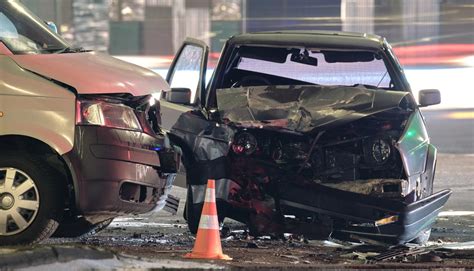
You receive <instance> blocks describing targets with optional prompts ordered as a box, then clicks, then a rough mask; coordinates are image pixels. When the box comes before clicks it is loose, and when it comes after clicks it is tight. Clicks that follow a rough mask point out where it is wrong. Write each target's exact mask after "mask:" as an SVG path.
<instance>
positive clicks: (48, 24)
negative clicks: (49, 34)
mask: <svg viewBox="0 0 474 271" xmlns="http://www.w3.org/2000/svg"><path fill="white" fill-rule="evenodd" d="M46 25H47V26H48V28H49V29H50V30H51V31H53V32H54V33H56V34H58V27H57V25H56V24H55V23H54V22H46Z"/></svg>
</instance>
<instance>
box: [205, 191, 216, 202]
mask: <svg viewBox="0 0 474 271" xmlns="http://www.w3.org/2000/svg"><path fill="white" fill-rule="evenodd" d="M204 202H216V194H215V191H214V188H207V190H206V199H205V200H204Z"/></svg>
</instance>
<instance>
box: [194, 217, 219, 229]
mask: <svg viewBox="0 0 474 271" xmlns="http://www.w3.org/2000/svg"><path fill="white" fill-rule="evenodd" d="M199 228H200V229H206V230H219V221H218V219H217V216H216V215H202V216H201V220H200V221H199Z"/></svg>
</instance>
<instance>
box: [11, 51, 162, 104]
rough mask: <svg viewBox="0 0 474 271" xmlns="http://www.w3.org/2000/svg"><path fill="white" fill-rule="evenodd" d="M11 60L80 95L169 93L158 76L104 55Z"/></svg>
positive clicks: (47, 55)
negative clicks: (74, 90) (65, 85)
mask: <svg viewBox="0 0 474 271" xmlns="http://www.w3.org/2000/svg"><path fill="white" fill-rule="evenodd" d="M10 57H11V58H12V59H13V60H14V61H15V62H16V63H17V64H18V65H19V66H21V67H22V68H24V69H26V70H29V71H32V72H34V73H37V74H39V75H41V76H44V77H47V78H51V79H54V80H56V81H59V82H61V83H64V84H67V85H69V86H72V87H73V88H75V89H76V91H77V93H78V94H113V93H129V94H132V95H133V96H144V95H149V94H153V93H157V92H160V91H168V90H169V86H168V84H167V83H166V82H165V80H163V78H162V77H161V76H159V75H158V74H156V73H154V72H152V71H150V70H148V69H145V68H142V67H139V66H136V65H133V64H130V63H127V62H124V61H121V60H118V59H116V58H113V57H111V56H108V55H105V54H101V53H96V52H87V53H72V54H43V55H12V56H10Z"/></svg>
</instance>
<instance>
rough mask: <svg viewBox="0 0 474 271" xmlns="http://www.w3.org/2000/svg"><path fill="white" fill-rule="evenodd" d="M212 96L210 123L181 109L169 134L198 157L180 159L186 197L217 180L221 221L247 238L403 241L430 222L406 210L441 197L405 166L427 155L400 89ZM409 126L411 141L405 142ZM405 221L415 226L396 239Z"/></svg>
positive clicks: (415, 116)
mask: <svg viewBox="0 0 474 271" xmlns="http://www.w3.org/2000/svg"><path fill="white" fill-rule="evenodd" d="M219 91H221V93H219ZM217 96H218V101H219V112H218V113H219V118H220V120H219V121H218V122H208V121H205V120H203V119H202V118H201V117H200V116H199V114H198V113H196V112H195V113H189V114H184V115H182V116H181V117H180V119H179V120H178V122H177V123H176V125H175V126H174V127H173V130H172V137H171V139H172V140H173V138H174V141H179V140H182V143H185V145H186V146H191V147H190V148H184V149H183V152H184V156H190V153H191V152H192V153H193V157H194V158H195V159H196V160H195V161H189V160H188V161H185V165H186V168H187V171H188V184H191V185H190V189H191V190H192V195H193V197H194V198H193V199H192V200H193V202H194V203H197V204H198V203H199V202H202V200H200V198H202V199H203V197H204V189H203V187H204V186H203V185H202V184H204V183H205V182H206V180H207V179H210V178H212V179H216V180H218V182H217V189H216V191H217V194H218V195H217V198H218V209H219V214H220V217H221V218H223V217H230V218H233V219H235V220H238V221H241V222H243V223H246V224H247V225H248V226H249V229H250V231H251V234H254V235H261V234H266V235H268V234H270V233H271V234H276V235H278V234H283V233H284V232H304V233H305V234H312V235H313V236H316V237H318V238H326V237H328V236H335V237H339V238H342V239H347V240H353V239H357V240H361V239H364V240H365V239H370V240H378V241H380V240H382V241H383V242H386V243H404V242H408V241H410V240H412V239H414V238H415V237H416V235H417V234H419V232H420V229H423V228H424V227H426V225H431V224H430V223H433V222H434V220H433V217H432V216H426V214H421V213H419V211H418V210H416V211H413V212H411V213H410V212H408V213H407V214H404V212H405V211H406V210H411V209H412V208H414V207H413V205H414V204H416V205H417V206H419V205H423V204H428V203H429V204H431V205H432V206H430V208H433V210H431V209H430V211H432V212H433V213H436V210H439V207H440V206H442V204H444V202H445V201H446V200H447V198H448V197H449V194H450V192H449V191H444V192H443V191H442V192H440V193H442V194H439V193H438V194H434V195H431V193H432V191H431V190H430V189H429V187H428V188H426V189H425V188H422V185H421V181H420V179H421V177H426V176H427V175H426V176H424V175H423V173H422V172H423V170H425V171H426V169H423V168H421V167H420V166H418V165H416V164H415V166H416V167H417V168H416V167H413V166H412V167H407V162H408V163H412V161H416V159H419V158H416V157H415V156H416V155H419V154H416V152H417V150H420V149H421V150H423V152H424V154H423V155H426V152H429V150H428V149H429V147H428V145H427V144H426V142H427V141H426V139H427V137H426V133H423V131H422V130H421V131H417V130H416V129H415V128H416V127H415V126H416V125H417V122H418V121H419V118H420V117H419V113H418V112H416V110H414V106H413V105H414V102H413V100H412V96H410V95H408V93H405V92H397V91H388V90H374V89H368V88H366V87H364V86H354V87H348V86H318V85H309V86H301V85H299V86H260V87H242V88H237V89H236V88H233V89H223V90H218V94H217ZM407 131H408V132H407ZM415 131H416V132H417V133H418V134H417V136H418V137H417V140H419V142H417V143H415V144H414V143H413V142H412V143H409V144H407V143H406V141H407V139H406V137H407V135H406V134H407V133H409V134H410V136H413V135H414V133H415ZM176 137H179V140H177V138H176ZM211 142H212V143H211ZM181 145H182V146H184V145H183V144H181ZM186 152H188V153H186ZM420 165H421V164H420ZM422 166H424V165H422ZM188 169H189V170H188ZM415 170H418V172H420V173H416V171H415ZM414 172H415V174H413V173H414ZM428 177H429V176H428ZM428 177H426V178H427V179H428ZM431 181H432V179H431ZM425 186H426V185H425ZM423 189H425V190H426V191H425V190H423ZM188 193H189V192H188ZM430 195H431V196H430ZM433 197H434V198H435V199H433ZM188 200H189V199H188ZM219 202H220V207H219ZM198 208H199V207H198ZM415 209H416V208H415ZM418 209H419V210H421V209H423V208H418ZM425 209H429V208H425ZM188 212H189V211H188ZM188 224H189V217H188ZM407 227H408V228H409V227H415V228H416V230H415V231H413V232H407V233H403V230H402V234H404V235H402V236H399V235H397V234H398V232H399V231H400V229H404V228H407ZM381 229H384V233H383V234H381V232H380V231H381ZM387 236H388V237H387Z"/></svg>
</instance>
